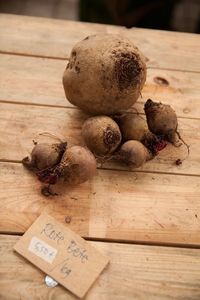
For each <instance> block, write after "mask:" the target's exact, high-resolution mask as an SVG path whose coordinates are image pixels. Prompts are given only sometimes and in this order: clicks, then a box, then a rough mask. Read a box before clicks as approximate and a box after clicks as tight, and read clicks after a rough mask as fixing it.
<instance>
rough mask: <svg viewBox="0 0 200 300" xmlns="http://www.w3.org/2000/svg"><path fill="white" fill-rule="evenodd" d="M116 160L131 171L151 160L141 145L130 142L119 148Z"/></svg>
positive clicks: (136, 142) (137, 142)
mask: <svg viewBox="0 0 200 300" xmlns="http://www.w3.org/2000/svg"><path fill="white" fill-rule="evenodd" d="M116 158H117V159H118V160H119V161H122V162H124V163H125V164H126V165H128V166H129V167H130V168H131V169H134V168H138V167H140V166H142V165H143V164H144V163H145V162H146V161H147V160H149V159H151V154H150V153H149V151H148V149H147V148H146V147H145V146H144V145H143V144H142V143H140V142H139V141H135V140H130V141H127V142H125V143H124V144H123V145H122V146H121V149H120V150H119V153H118V154H117V155H116Z"/></svg>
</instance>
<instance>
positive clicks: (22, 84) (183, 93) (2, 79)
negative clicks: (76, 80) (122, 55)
mask: <svg viewBox="0 0 200 300" xmlns="http://www.w3.org/2000/svg"><path fill="white" fill-rule="evenodd" d="M0 65H1V68H0V86H1V92H0V100H4V101H13V102H25V103H36V104H45V105H57V106H66V107H71V106H72V105H71V104H70V103H69V102H68V101H67V100H66V99H65V95H64V90H63V87H62V74H63V71H64V69H65V66H66V61H62V60H54V59H44V58H35V57H24V56H15V55H6V54H5V55H0ZM156 77H161V78H164V79H166V80H167V81H168V82H169V85H168V86H166V85H159V84H158V83H156V81H155V78H156ZM199 94H200V81H199V74H198V73H190V72H179V71H168V70H158V69H148V77H147V82H146V85H145V87H144V89H143V91H142V96H143V98H140V99H138V103H137V104H136V105H135V107H136V108H137V109H138V110H139V111H140V112H142V111H143V103H144V101H145V100H146V99H148V98H152V99H155V100H157V101H163V102H165V103H168V104H171V105H172V107H173V108H174V109H175V110H176V113H177V115H178V116H180V117H189V118H200V112H199V110H198V109H197V107H198V104H199Z"/></svg>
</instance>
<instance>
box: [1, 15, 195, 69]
mask: <svg viewBox="0 0 200 300" xmlns="http://www.w3.org/2000/svg"><path fill="white" fill-rule="evenodd" d="M0 28H1V30H0V40H1V45H0V51H1V52H6V53H18V54H25V55H36V56H46V57H54V58H66V57H68V56H69V53H70V51H71V47H72V45H73V44H75V43H76V42H78V41H79V40H81V39H83V38H84V37H86V36H88V35H90V34H95V33H106V32H108V33H121V34H124V35H127V36H128V37H129V38H130V39H131V40H133V41H134V43H135V44H136V45H137V46H138V47H139V48H140V49H141V50H142V52H143V53H144V54H145V55H146V57H147V58H148V59H149V62H148V65H149V66H150V67H154V68H155V67H156V68H166V69H176V70H181V71H200V52H199V47H200V41H199V36H198V35H196V34H188V33H176V32H168V31H159V30H150V29H138V28H132V29H129V30H128V29H125V28H123V27H119V26H118V27H116V26H110V25H99V24H91V23H81V22H73V21H61V20H52V19H51V20H50V19H44V18H35V17H25V16H23V17H22V16H16V15H6V14H2V15H0Z"/></svg>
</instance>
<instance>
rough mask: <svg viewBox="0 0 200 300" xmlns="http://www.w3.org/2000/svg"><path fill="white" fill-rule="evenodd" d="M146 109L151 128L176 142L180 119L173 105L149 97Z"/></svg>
mask: <svg viewBox="0 0 200 300" xmlns="http://www.w3.org/2000/svg"><path fill="white" fill-rule="evenodd" d="M144 110H145V114H146V118H147V124H148V127H149V130H150V131H151V132H152V133H154V134H156V135H158V136H162V137H163V138H164V139H165V140H167V141H169V142H171V143H173V144H174V143H175V142H176V133H177V127H178V121H177V116H176V113H175V111H174V110H173V109H172V108H171V106H170V105H167V104H162V103H156V102H154V101H152V100H151V99H148V100H147V101H146V103H145V105H144Z"/></svg>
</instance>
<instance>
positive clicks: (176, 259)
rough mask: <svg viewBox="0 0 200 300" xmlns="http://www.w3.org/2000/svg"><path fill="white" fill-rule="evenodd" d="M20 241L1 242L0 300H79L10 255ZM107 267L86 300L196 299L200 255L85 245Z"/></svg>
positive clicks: (189, 251) (150, 248)
mask: <svg viewBox="0 0 200 300" xmlns="http://www.w3.org/2000/svg"><path fill="white" fill-rule="evenodd" d="M18 238H19V237H17V236H6V235H3V236H0V241H1V248H0V254H1V255H0V265H1V269H0V275H1V276H0V298H1V299H6V300H18V299H30V298H31V299H58V300H62V299H77V298H76V297H75V296H73V295H72V294H71V293H69V292H68V291H67V290H65V289H64V288H63V287H61V286H57V287H56V288H49V287H47V286H46V285H45V284H44V276H45V275H44V273H42V272H41V271H40V270H38V269H37V268H36V267H34V266H33V265H31V264H30V263H29V262H27V261H26V260H25V259H24V258H22V257H21V256H19V255H17V254H16V253H15V252H13V249H12V248H13V245H14V244H15V243H16V241H17V240H18ZM89 243H90V244H92V245H93V246H94V247H96V248H97V249H98V250H99V251H101V252H102V253H104V254H106V255H109V257H110V259H111V262H110V264H109V266H108V267H107V268H106V269H105V271H104V272H103V273H102V275H101V276H100V277H99V278H98V280H97V281H96V283H95V284H94V285H93V287H92V288H91V290H90V291H89V292H88V294H87V296H86V297H85V298H84V299H88V300H92V299H94V300H96V299H113V298H114V299H120V300H122V299H124V300H125V299H140V300H146V299H150V300H166V299H180V300H181V299H182V300H184V299H191V300H197V299H199V296H200V293H199V290H200V284H199V279H200V260H199V257H200V250H199V249H179V248H169V247H153V246H140V245H126V244H117V243H102V242H89Z"/></svg>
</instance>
